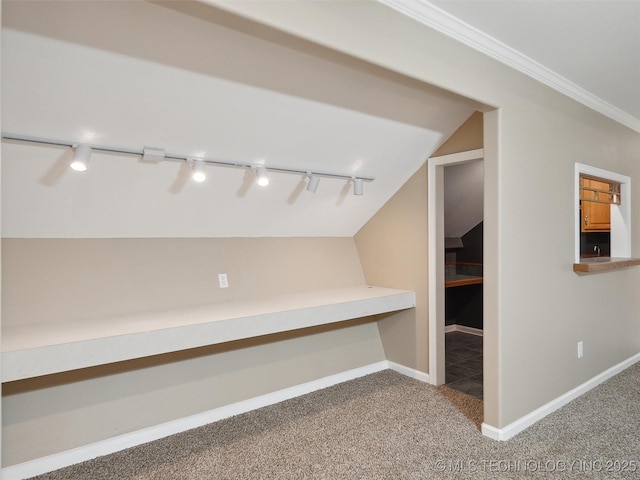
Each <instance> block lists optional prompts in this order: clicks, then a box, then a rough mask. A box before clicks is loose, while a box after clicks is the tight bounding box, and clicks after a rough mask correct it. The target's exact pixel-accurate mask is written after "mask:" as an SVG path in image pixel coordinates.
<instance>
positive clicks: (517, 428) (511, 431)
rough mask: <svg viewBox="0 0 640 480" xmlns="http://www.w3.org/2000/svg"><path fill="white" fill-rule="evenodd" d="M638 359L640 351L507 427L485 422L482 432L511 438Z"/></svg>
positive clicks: (495, 438)
mask: <svg viewBox="0 0 640 480" xmlns="http://www.w3.org/2000/svg"><path fill="white" fill-rule="evenodd" d="M638 361H640V353H638V354H636V355H634V356H633V357H631V358H629V359H627V360H625V361H623V362H620V363H619V364H617V365H614V366H613V367H611V368H609V369H607V370H605V371H604V372H602V373H600V374H599V375H596V376H595V377H593V378H592V379H590V380H587V381H586V382H584V383H583V384H581V385H578V386H577V387H576V388H574V389H573V390H570V391H568V392H567V393H565V394H564V395H560V396H559V397H558V398H556V399H554V400H551V401H550V402H548V403H546V404H544V405H543V406H541V407H540V408H537V409H536V410H534V411H533V412H531V413H528V414H527V415H525V416H524V417H522V418H519V419H518V420H516V421H515V422H511V423H510V424H509V425H507V426H506V427H503V428H496V427H493V426H491V425H488V424H486V423H483V424H482V434H483V435H485V436H486V437H489V438H492V439H494V440H500V441H505V440H509V439H510V438H511V437H513V436H514V435H517V434H518V433H520V432H522V431H523V430H525V429H526V428H528V427H530V426H531V425H533V424H534V423H536V422H537V421H539V420H541V419H543V418H544V417H546V416H547V415H549V414H550V413H552V412H554V411H556V410H558V409H559V408H560V407H563V406H565V405H566V404H567V403H569V402H570V401H572V400H575V399H576V398H578V397H579V396H580V395H583V394H584V393H586V392H588V391H589V390H591V389H592V388H594V387H597V386H598V385H600V384H601V383H602V382H604V381H605V380H608V379H610V378H611V377H613V376H614V375H617V374H618V373H620V372H622V371H623V370H625V369H627V368H629V367H630V366H631V365H633V364H634V363H636V362H638Z"/></svg>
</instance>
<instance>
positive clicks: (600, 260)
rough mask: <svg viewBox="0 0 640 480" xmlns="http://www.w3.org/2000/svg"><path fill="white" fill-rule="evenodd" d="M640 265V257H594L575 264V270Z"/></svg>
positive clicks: (594, 270) (596, 270)
mask: <svg viewBox="0 0 640 480" xmlns="http://www.w3.org/2000/svg"><path fill="white" fill-rule="evenodd" d="M635 265H640V258H617V257H592V258H583V259H581V261H580V263H574V264H573V271H574V272H580V273H593V272H605V271H609V270H617V269H620V268H627V267H633V266H635Z"/></svg>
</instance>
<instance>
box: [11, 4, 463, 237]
mask: <svg viewBox="0 0 640 480" xmlns="http://www.w3.org/2000/svg"><path fill="white" fill-rule="evenodd" d="M2 7H3V13H2V21H3V30H2V130H3V132H10V133H16V134H24V135H31V136H40V137H47V138H54V139H61V140H70V141H73V142H77V143H79V142H89V143H94V144H101V145H113V146H119V147H124V148H131V149H136V150H141V149H142V148H143V147H144V146H153V147H162V148H165V149H166V150H167V151H168V152H172V153H177V154H186V155H193V156H205V157H210V158H222V159H228V160H235V161H241V162H248V163H264V164H265V165H267V166H277V167H289V168H296V169H302V170H319V171H323V172H335V173H342V174H346V175H356V174H357V175H363V176H372V177H375V181H374V182H372V183H365V185H364V190H365V194H364V195H363V196H354V195H352V193H351V192H352V187H351V185H350V183H348V182H346V181H345V180H336V179H322V181H321V183H320V186H319V188H318V191H317V193H315V194H313V193H309V192H307V191H305V190H304V186H305V185H304V177H303V176H302V175H287V174H277V173H275V172H274V173H272V175H271V177H272V184H271V185H270V186H269V187H267V188H260V187H258V186H257V185H255V183H253V177H252V176H251V175H250V174H249V173H248V170H246V169H234V168H221V167H208V168H207V173H208V174H209V178H208V179H207V181H206V182H205V183H204V184H195V183H194V182H192V181H191V180H190V178H189V171H188V169H187V168H185V164H184V162H182V163H175V162H162V163H160V164H159V165H149V164H144V163H141V162H139V161H138V159H137V158H136V157H133V156H128V157H127V156H117V155H106V154H98V153H94V155H93V157H92V161H91V164H90V167H89V171H88V172H85V173H82V174H81V173H77V172H73V171H71V170H70V169H69V168H68V164H69V161H70V159H71V155H72V152H71V150H69V149H64V148H53V147H45V146H33V145H27V144H21V143H16V142H9V141H4V142H3V147H2V148H3V152H2V153H3V171H2V197H3V198H2V233H3V235H4V236H6V237H191V236H196V237H207V236H211V237H229V236H351V235H353V234H355V233H356V232H357V231H358V229H359V228H360V227H361V226H362V225H363V224H364V223H365V222H366V221H367V220H368V219H369V218H370V217H371V216H372V215H373V214H374V213H375V212H376V211H377V210H378V209H379V208H380V207H381V206H382V205H383V204H384V203H385V202H386V201H387V200H388V199H389V198H390V197H391V196H392V195H393V194H394V193H395V192H396V191H397V190H398V189H399V188H400V187H401V186H402V185H403V183H404V182H405V181H406V180H407V179H408V178H409V177H410V176H411V175H412V174H413V173H414V172H415V171H416V170H417V169H418V168H419V167H420V166H421V165H422V164H423V163H424V161H425V160H426V159H427V158H428V157H429V156H430V155H431V154H432V153H433V152H434V151H435V150H436V148H437V147H438V146H439V145H440V144H442V142H443V141H444V140H446V138H447V137H449V136H450V135H451V134H452V133H453V132H454V131H455V129H456V128H457V127H458V126H459V125H460V124H461V123H463V122H464V121H465V120H466V118H467V117H468V116H469V115H471V114H472V113H473V111H474V108H472V107H471V106H469V104H467V103H466V102H464V101H462V100H461V99H457V98H453V97H452V96H451V95H448V94H446V93H445V92H442V91H438V90H435V89H432V88H430V87H428V86H426V85H424V84H420V83H418V82H416V81H413V80H410V79H407V78H404V77H401V76H400V75H397V74H393V73H391V72H388V71H384V70H382V69H379V68H377V67H373V66H371V65H368V64H365V63H364V62H359V61H356V60H354V59H350V58H348V57H346V56H343V55H340V54H337V53H335V52H331V51H328V50H325V49H322V48H320V47H318V46H314V45H311V44H309V43H305V42H304V41H301V40H296V39H293V38H290V37H288V36H286V35H285V34H281V33H278V32H274V31H269V30H268V29H266V27H261V26H257V25H254V24H252V23H250V22H249V21H245V20H241V19H238V18H237V17H233V16H231V15H229V14H227V13H224V12H221V11H218V10H216V9H215V8H213V7H209V6H206V5H203V4H198V3H192V2H176V3H171V4H166V3H162V4H157V3H148V2H139V1H126V2H100V1H98V2H90V1H83V2H66V1H63V2H53V1H45V2H35V1H34V2H15V1H5V2H3V5H2ZM97 26H99V27H97ZM246 32H249V33H250V34H247V33H246ZM89 134H91V135H93V136H92V137H88V136H87V135H89Z"/></svg>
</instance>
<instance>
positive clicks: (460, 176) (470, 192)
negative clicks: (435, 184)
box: [444, 161, 484, 237]
mask: <svg viewBox="0 0 640 480" xmlns="http://www.w3.org/2000/svg"><path fill="white" fill-rule="evenodd" d="M483 219H484V163H483V162H482V161H474V162H470V163H463V164H459V165H450V166H447V167H445V168H444V236H445V237H462V236H463V235H464V234H465V233H467V232H468V231H469V230H471V229H472V228H473V227H475V226H476V225H477V224H478V223H480V222H481V221H482V220H483Z"/></svg>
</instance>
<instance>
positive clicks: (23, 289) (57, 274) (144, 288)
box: [2, 238, 364, 325]
mask: <svg viewBox="0 0 640 480" xmlns="http://www.w3.org/2000/svg"><path fill="white" fill-rule="evenodd" d="M2 248H3V255H4V257H5V259H6V262H5V263H4V265H3V269H2V276H3V277H4V278H5V280H6V283H5V285H4V287H5V288H4V291H3V317H4V318H3V322H4V324H5V325H14V324H22V323H39V322H56V321H72V320H85V319H90V318H97V317H103V316H108V315H117V314H123V313H134V312H140V311H148V310H155V309H162V308H173V307H182V306H189V305H198V304H203V303H212V302H219V301H224V300H231V299H238V298H240V299H241V298H250V297H256V296H264V295H271V294H278V293H294V292H302V291H309V290H317V289H323V288H334V287H343V286H352V285H362V284H363V283H364V277H363V275H362V270H361V268H360V262H359V260H358V255H357V251H356V249H355V245H354V243H353V240H352V239H350V238H161V239H12V238H7V239H4V240H3V245H2ZM219 273H226V274H227V275H228V279H229V285H230V287H229V288H227V289H221V288H219V286H218V274H219Z"/></svg>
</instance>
